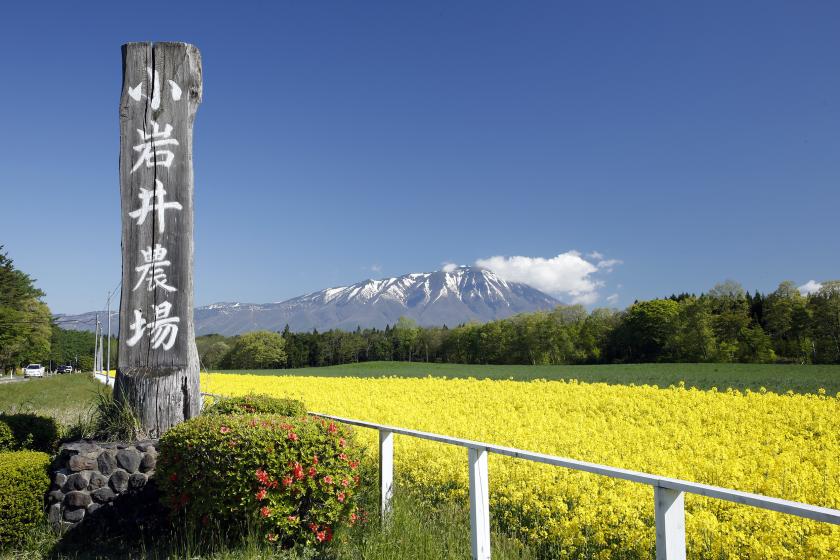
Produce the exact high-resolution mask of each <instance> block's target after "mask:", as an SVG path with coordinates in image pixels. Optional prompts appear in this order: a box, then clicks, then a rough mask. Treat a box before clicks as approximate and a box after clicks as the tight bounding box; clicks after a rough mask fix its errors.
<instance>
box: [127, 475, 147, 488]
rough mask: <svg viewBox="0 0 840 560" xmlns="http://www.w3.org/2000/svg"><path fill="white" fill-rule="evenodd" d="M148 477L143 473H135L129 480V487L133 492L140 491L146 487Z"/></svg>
mask: <svg viewBox="0 0 840 560" xmlns="http://www.w3.org/2000/svg"><path fill="white" fill-rule="evenodd" d="M147 480H148V479H147V478H146V475H145V474H143V473H134V474H133V475H131V476H130V477H129V478H128V487H129V488H130V489H131V490H135V491H136V490H140V489H141V488H143V487H144V486H146V481H147Z"/></svg>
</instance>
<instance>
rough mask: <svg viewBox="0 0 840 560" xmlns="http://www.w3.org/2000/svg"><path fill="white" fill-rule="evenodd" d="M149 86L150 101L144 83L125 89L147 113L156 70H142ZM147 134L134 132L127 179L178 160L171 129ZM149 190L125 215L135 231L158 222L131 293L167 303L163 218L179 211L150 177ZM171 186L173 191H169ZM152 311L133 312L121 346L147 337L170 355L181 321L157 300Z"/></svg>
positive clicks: (173, 86) (155, 92) (172, 92)
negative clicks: (135, 138)
mask: <svg viewBox="0 0 840 560" xmlns="http://www.w3.org/2000/svg"><path fill="white" fill-rule="evenodd" d="M147 72H148V76H149V82H150V83H151V87H150V88H149V89H150V90H151V97H149V94H148V92H147V93H144V91H143V86H144V82H140V83H139V84H137V85H136V86H134V87H129V88H128V95H129V97H130V98H131V99H133V100H134V101H137V102H144V101H143V100H144V98H145V99H146V100H148V101H149V102H150V105H151V107H152V109H154V110H156V109H158V108H159V107H160V103H161V91H160V90H161V84H160V77H159V74H158V72H157V70H155V71H152V68H147ZM167 81H168V85H169V88H168V90H169V96H170V97H171V99H172V102H173V103H174V102H178V101H179V100H180V99H181V93H182V90H181V87H180V86H179V85H178V84H177V83H176V82H174V81H173V80H167ZM149 123H150V125H151V129H152V130H151V133H146V131H145V130H142V129H137V133H138V135H139V143H138V144H137V145H135V146H132V149H133V151H134V152H136V153H137V159H136V160H135V161H134V164H133V166H132V167H131V171H130V174H132V173H134V172H135V171H137V170H138V169H141V168H144V167H145V168H155V167H157V166H162V167H165V168H169V167H170V166H171V165H172V163H173V162H174V161H175V158H176V157H177V155H178V154H177V149H178V147H179V143H178V140H177V139H176V138H173V137H172V133H173V126H172V124H171V123H160V122H157V121H154V120H151V121H149ZM154 181H155V185H154V189H153V190H150V189H146V188H143V187H141V188H140V194H139V195H138V198H139V199H140V207H139V208H137V209H136V210H133V211H130V212H128V216H129V218H131V219H132V225H133V226H134V227H140V226H142V225H144V224H145V223H146V221H147V220H149V221H151V222H157V224H156V228H155V229H156V232H155V237H154V238H153V239H154V246H146V247H145V248H141V249H140V256H141V257H142V260H141V261H139V262H140V265H139V266H136V267H134V281H133V283H132V286H131V290H132V292H135V291H137V290H146V291H149V292H154V291H155V290H157V289H160V290H161V291H160V292H158V294H159V295H160V297H165V298H168V297H170V295H173V294H175V293H176V292H177V291H178V287H177V286H175V285H173V284H172V283H171V282H170V281H169V278H168V277H167V271H168V269H169V267H170V266H171V264H172V263H171V261H170V260H169V259H167V253H168V252H169V250H168V249H167V241H168V240H167V236H166V219H165V218H166V215H167V214H168V213H170V212H180V211H181V210H183V206H182V205H181V203H180V202H178V201H177V197H176V196H174V194H175V193H174V192H169V191H168V190H167V186H166V185H164V183H163V182H162V181H161V180H160V179H158V178H157V173H155V179H154ZM174 188H175V186H173V189H174ZM154 301H155V303H154V304H153V306H152V309H153V311H152V312H153V316H151V317H144V315H143V311H142V310H139V309H133V310H132V311H133V313H134V316H133V320H132V322H131V323H130V324H129V328H130V330H131V332H130V333H129V337H128V340H127V341H126V343H127V344H128V346H130V347H133V346H135V345H136V344H137V343H138V342H140V341H141V340H142V339H143V337H144V336H148V337H149V344H150V346H151V348H153V349H163V350H170V349H171V348H172V347H173V346H174V345H175V341H176V340H177V338H178V326H179V323H180V322H181V319H180V317H178V316H173V315H172V309H173V305H172V302H170V301H168V300H166V299H165V300H163V301H160V302H158V301H157V297H156V298H155V300H154Z"/></svg>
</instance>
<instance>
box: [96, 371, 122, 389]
mask: <svg viewBox="0 0 840 560" xmlns="http://www.w3.org/2000/svg"><path fill="white" fill-rule="evenodd" d="M93 378H94V379H95V380H97V381H99V382H100V383H104V384H105V385H107V386H108V387H113V386H114V381H115V380H116V377H111V376H110V375H108V374H107V373H96V372H93Z"/></svg>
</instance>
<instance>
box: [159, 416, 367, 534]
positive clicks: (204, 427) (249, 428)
mask: <svg viewBox="0 0 840 560" xmlns="http://www.w3.org/2000/svg"><path fill="white" fill-rule="evenodd" d="M352 435H353V434H352V432H351V431H350V429H349V428H347V427H344V426H339V425H337V424H335V423H333V422H328V421H325V420H322V419H318V418H316V417H312V416H304V417H297V418H291V417H288V416H279V415H253V416H246V415H209V416H199V417H198V418H194V419H192V420H189V421H187V422H184V423H182V424H179V425H178V426H175V427H174V428H172V429H171V430H169V431H168V432H166V433H165V434H164V435H163V438H162V439H161V441H160V446H159V451H160V455H159V457H158V463H157V469H156V474H155V476H156V478H157V480H158V485H159V487H160V490H161V493H162V499H163V500H164V503H165V505H167V506H169V507H170V508H172V510H174V511H175V512H177V514H179V515H183V516H184V517H185V518H186V521H187V523H188V525H190V526H193V527H199V528H200V527H202V526H208V525H209V526H213V527H225V528H228V529H230V530H231V531H232V534H231V536H232V537H236V536H242V535H243V534H244V533H245V532H247V531H253V530H256V531H258V532H259V534H261V535H264V537H265V538H266V539H267V540H268V541H270V542H276V543H278V544H281V545H284V546H292V545H295V544H307V543H309V544H317V543H320V542H324V541H329V540H331V539H332V532H333V529H334V527H335V526H336V525H337V524H340V523H343V522H350V523H352V522H354V521H355V519H356V512H355V506H354V500H353V498H354V495H355V494H356V491H357V488H358V485H359V474H358V473H359V461H360V457H361V451H360V450H359V448H358V446H357V445H356V444H355V443H354V439H353V437H352Z"/></svg>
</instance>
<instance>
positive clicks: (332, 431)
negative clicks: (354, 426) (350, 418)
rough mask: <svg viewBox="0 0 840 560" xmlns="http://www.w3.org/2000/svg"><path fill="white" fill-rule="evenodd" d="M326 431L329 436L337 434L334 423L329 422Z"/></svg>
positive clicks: (336, 427)
mask: <svg viewBox="0 0 840 560" xmlns="http://www.w3.org/2000/svg"><path fill="white" fill-rule="evenodd" d="M327 430H328V431H329V432H330V433H331V434H334V433H336V432H338V426H336V425H335V422H330V425H329V427H328V428H327Z"/></svg>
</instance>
